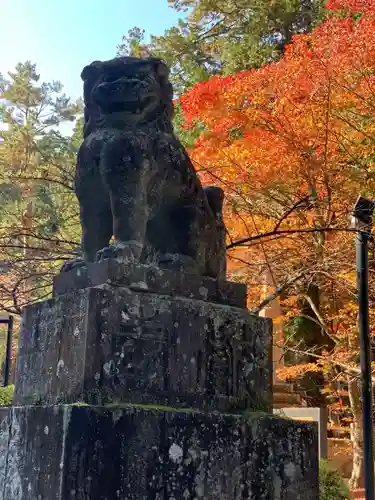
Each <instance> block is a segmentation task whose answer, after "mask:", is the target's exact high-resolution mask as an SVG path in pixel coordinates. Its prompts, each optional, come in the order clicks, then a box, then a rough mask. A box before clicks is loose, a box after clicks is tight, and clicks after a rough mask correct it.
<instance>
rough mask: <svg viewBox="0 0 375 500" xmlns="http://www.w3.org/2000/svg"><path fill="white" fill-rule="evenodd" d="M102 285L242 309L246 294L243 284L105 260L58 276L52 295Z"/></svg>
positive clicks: (55, 279)
mask: <svg viewBox="0 0 375 500" xmlns="http://www.w3.org/2000/svg"><path fill="white" fill-rule="evenodd" d="M104 284H110V285H114V286H120V287H127V288H130V289H131V290H134V291H140V290H141V291H148V292H150V293H157V294H158V295H169V296H172V297H186V298H189V299H198V300H205V301H208V302H217V303H218V304H226V305H230V306H235V307H241V308H246V301H247V292H246V285H244V284H243V283H232V282H229V281H217V280H215V279H213V278H207V277H200V276H197V275H193V274H188V273H185V272H184V271H183V270H176V269H162V268H160V267H156V266H150V265H141V264H136V265H133V264H130V265H129V264H124V263H122V262H119V261H118V260H116V259H105V260H103V261H101V262H94V263H90V264H88V265H87V267H81V268H76V269H74V270H72V271H69V272H64V273H60V274H59V275H57V276H56V277H55V278H54V285H53V294H54V296H56V295H61V294H64V293H67V292H71V291H73V290H79V289H83V288H89V287H92V286H99V285H104Z"/></svg>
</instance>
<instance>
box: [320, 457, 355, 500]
mask: <svg viewBox="0 0 375 500" xmlns="http://www.w3.org/2000/svg"><path fill="white" fill-rule="evenodd" d="M319 493H320V497H319V498H320V500H348V499H349V489H348V487H347V485H346V483H345V480H344V479H343V477H342V476H341V475H340V473H339V472H338V471H337V470H335V469H332V468H331V467H330V465H329V463H328V461H327V460H320V463H319Z"/></svg>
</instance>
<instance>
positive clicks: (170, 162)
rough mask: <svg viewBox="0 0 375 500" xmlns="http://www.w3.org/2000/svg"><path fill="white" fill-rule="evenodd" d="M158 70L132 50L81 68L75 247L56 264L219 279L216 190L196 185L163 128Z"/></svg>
mask: <svg viewBox="0 0 375 500" xmlns="http://www.w3.org/2000/svg"><path fill="white" fill-rule="evenodd" d="M168 73H169V70H168V68H167V66H166V65H165V64H164V63H163V62H162V61H161V60H159V59H155V58H150V59H143V60H142V59H138V58H135V57H121V58H115V59H112V60H110V61H103V62H101V61H95V62H93V63H92V64H90V65H88V66H86V67H85V68H84V69H83V71H82V74H81V76H82V79H83V81H84V86H83V95H84V102H85V113H84V115H85V127H84V141H83V143H82V144H81V147H80V149H79V152H78V156H77V170H76V176H75V192H76V194H77V198H78V201H79V205H80V215H81V225H82V251H83V255H82V258H79V259H77V260H75V261H73V262H69V263H66V265H64V267H63V270H64V271H65V270H69V269H71V268H72V267H76V266H81V265H82V264H86V263H88V262H94V261H95V260H100V259H102V258H106V257H110V256H111V257H116V258H119V259H121V260H123V259H125V260H129V261H132V262H142V263H154V264H158V265H159V264H163V265H168V266H170V267H172V268H175V267H176V264H177V265H178V266H182V267H184V268H185V269H191V270H193V272H195V273H196V274H199V275H202V276H211V277H213V278H215V279H223V278H224V277H225V269H226V255H225V254H226V247H225V238H226V230H225V226H224V222H223V217H222V207H223V199H224V192H223V190H222V189H220V188H218V187H210V188H206V189H204V188H203V187H202V185H201V182H200V180H199V177H198V175H197V173H196V171H195V168H194V166H193V164H192V162H191V161H190V159H189V157H188V155H187V152H186V151H185V149H184V148H183V146H182V144H181V143H180V141H179V140H178V139H177V137H176V136H175V135H174V133H173V126H172V121H171V119H172V115H173V103H172V98H173V89H172V86H171V84H170V82H169V81H168ZM112 235H113V236H114V237H115V240H114V243H113V245H109V241H110V239H111V237H112Z"/></svg>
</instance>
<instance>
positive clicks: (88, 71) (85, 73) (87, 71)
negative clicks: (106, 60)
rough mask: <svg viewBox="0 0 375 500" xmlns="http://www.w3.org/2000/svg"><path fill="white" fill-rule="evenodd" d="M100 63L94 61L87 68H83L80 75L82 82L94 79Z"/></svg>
mask: <svg viewBox="0 0 375 500" xmlns="http://www.w3.org/2000/svg"><path fill="white" fill-rule="evenodd" d="M101 65H102V63H101V62H100V61H94V62H92V63H91V64H89V65H88V66H85V67H84V68H83V70H82V73H81V78H82V80H84V81H85V80H90V79H91V78H95V75H96V74H97V73H98V72H99V70H100V67H101Z"/></svg>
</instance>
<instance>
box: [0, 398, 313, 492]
mask: <svg viewBox="0 0 375 500" xmlns="http://www.w3.org/2000/svg"><path fill="white" fill-rule="evenodd" d="M0 430H1V432H0V499H1V500H52V499H53V500H76V499H80V500H105V499H106V500H115V499H118V500H143V499H144V500H146V499H149V500H164V499H166V498H168V499H172V498H173V499H174V500H196V499H205V500H244V499H256V500H316V499H317V498H319V489H318V456H317V432H316V426H315V425H314V424H306V423H300V422H295V421H289V420H284V419H282V418H276V417H272V416H263V415H261V414H258V413H254V414H249V416H248V417H247V418H244V417H240V416H234V415H232V416H231V415H219V414H217V413H216V414H208V415H205V414H202V413H192V412H183V411H175V410H173V409H169V410H168V411H162V410H160V409H157V408H152V407H151V408H146V407H143V408H140V407H135V406H128V407H111V408H99V407H90V406H54V407H22V408H21V407H14V408H8V409H4V408H3V409H0Z"/></svg>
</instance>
